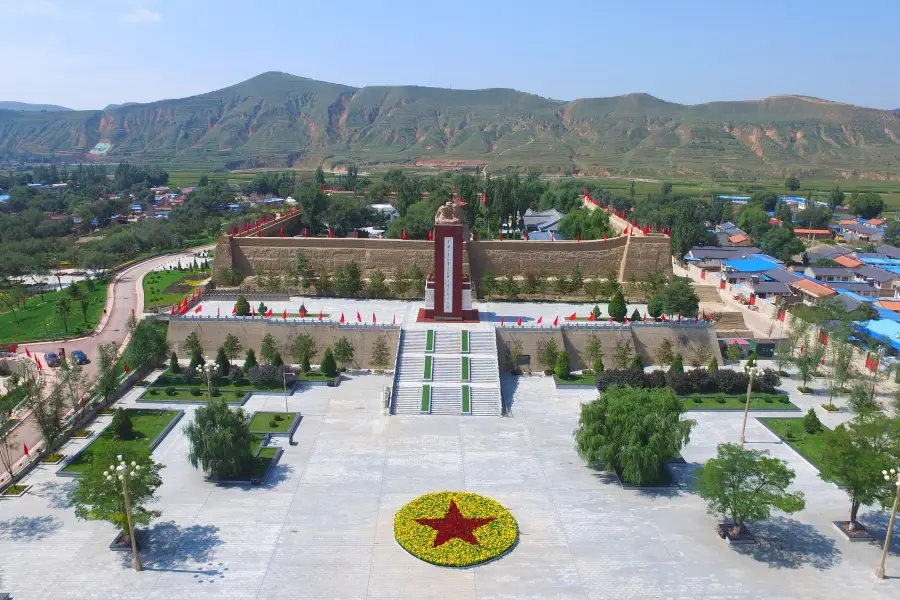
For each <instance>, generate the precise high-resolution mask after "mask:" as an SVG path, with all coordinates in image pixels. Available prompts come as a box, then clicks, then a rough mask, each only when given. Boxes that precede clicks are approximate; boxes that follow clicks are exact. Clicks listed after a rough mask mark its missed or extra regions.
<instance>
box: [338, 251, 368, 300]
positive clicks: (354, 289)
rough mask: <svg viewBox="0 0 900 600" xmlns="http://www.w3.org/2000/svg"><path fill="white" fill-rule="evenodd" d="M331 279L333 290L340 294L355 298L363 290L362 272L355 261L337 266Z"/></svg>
mask: <svg viewBox="0 0 900 600" xmlns="http://www.w3.org/2000/svg"><path fill="white" fill-rule="evenodd" d="M333 279H334V288H335V291H336V292H337V293H338V295H340V296H345V297H350V298H355V297H356V296H359V294H360V292H362V290H363V281H362V274H361V273H360V270H359V265H358V264H356V261H353V260H351V261H350V262H348V263H347V264H345V265H343V266H341V267H338V268H337V269H336V270H335V272H334V278H333Z"/></svg>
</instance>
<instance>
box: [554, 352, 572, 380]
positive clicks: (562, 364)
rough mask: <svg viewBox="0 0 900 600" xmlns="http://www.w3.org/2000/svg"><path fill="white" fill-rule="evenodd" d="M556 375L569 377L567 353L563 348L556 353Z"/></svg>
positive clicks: (562, 377)
mask: <svg viewBox="0 0 900 600" xmlns="http://www.w3.org/2000/svg"><path fill="white" fill-rule="evenodd" d="M554 371H556V376H557V377H559V378H560V379H568V378H569V353H568V352H566V351H565V350H563V351H562V352H560V353H559V354H557V355H556V368H555V369H554Z"/></svg>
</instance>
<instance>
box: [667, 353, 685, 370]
mask: <svg viewBox="0 0 900 600" xmlns="http://www.w3.org/2000/svg"><path fill="white" fill-rule="evenodd" d="M669 373H684V357H683V356H682V355H681V352H676V353H675V356H674V357H673V358H672V364H671V365H670V366H669Z"/></svg>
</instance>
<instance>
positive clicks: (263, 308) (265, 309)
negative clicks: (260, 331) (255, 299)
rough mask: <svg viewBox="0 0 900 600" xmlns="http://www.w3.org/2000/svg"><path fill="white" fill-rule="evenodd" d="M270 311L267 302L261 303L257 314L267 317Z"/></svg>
mask: <svg viewBox="0 0 900 600" xmlns="http://www.w3.org/2000/svg"><path fill="white" fill-rule="evenodd" d="M268 311H269V307H268V306H266V303H265V302H260V303H259V306H257V307H256V313H257V314H258V315H260V316H263V315H265V314H266V313H267V312H268Z"/></svg>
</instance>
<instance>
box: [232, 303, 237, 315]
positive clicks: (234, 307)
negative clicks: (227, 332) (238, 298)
mask: <svg viewBox="0 0 900 600" xmlns="http://www.w3.org/2000/svg"><path fill="white" fill-rule="evenodd" d="M231 314H233V315H234V314H237V304H235V305H234V306H232V307H231Z"/></svg>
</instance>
